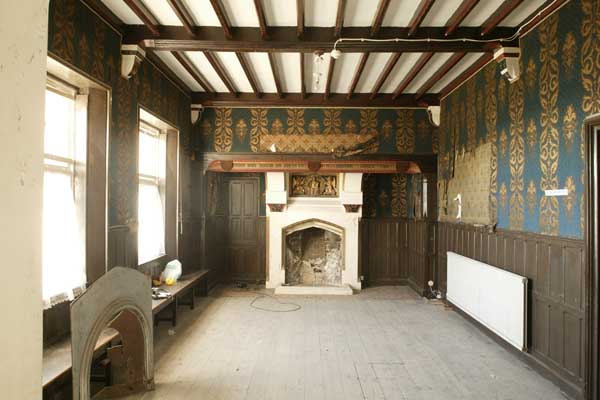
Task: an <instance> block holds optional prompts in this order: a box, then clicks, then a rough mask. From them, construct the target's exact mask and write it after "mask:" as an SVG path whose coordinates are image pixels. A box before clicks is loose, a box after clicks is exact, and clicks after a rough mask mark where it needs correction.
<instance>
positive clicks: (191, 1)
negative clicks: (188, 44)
mask: <svg viewBox="0 0 600 400" xmlns="http://www.w3.org/2000/svg"><path fill="white" fill-rule="evenodd" d="M121 1H122V0H121ZM164 1H165V2H166V0H164ZM183 1H184V3H185V5H186V6H187V9H188V10H189V11H190V13H191V14H192V17H193V18H194V21H195V22H196V24H197V25H199V26H221V24H220V23H219V18H218V17H217V14H216V13H215V10H214V9H213V8H212V5H211V4H210V0H183Z"/></svg>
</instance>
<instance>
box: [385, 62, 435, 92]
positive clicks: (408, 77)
mask: <svg viewBox="0 0 600 400" xmlns="http://www.w3.org/2000/svg"><path fill="white" fill-rule="evenodd" d="M431 57H433V53H424V54H423V55H421V57H419V59H418V60H417V63H416V64H415V65H414V66H413V67H412V68H411V69H410V71H408V74H407V75H406V76H405V77H404V79H402V81H401V82H400V83H399V84H398V87H397V88H396V90H394V93H393V94H392V99H395V98H397V97H399V96H400V95H401V94H402V92H404V90H405V89H406V88H407V87H408V85H410V83H411V82H412V81H413V79H415V77H416V76H417V75H418V74H419V73H420V72H421V70H422V69H423V68H424V67H425V65H426V64H427V63H428V62H429V60H431Z"/></svg>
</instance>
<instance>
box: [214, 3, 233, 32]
mask: <svg viewBox="0 0 600 400" xmlns="http://www.w3.org/2000/svg"><path fill="white" fill-rule="evenodd" d="M210 4H212V7H213V9H214V10H215V14H217V18H219V23H220V24H221V29H223V33H224V34H225V38H227V39H232V38H233V35H232V34H231V25H230V24H229V19H227V14H225V10H224V9H223V5H222V4H221V1H220V0H210Z"/></svg>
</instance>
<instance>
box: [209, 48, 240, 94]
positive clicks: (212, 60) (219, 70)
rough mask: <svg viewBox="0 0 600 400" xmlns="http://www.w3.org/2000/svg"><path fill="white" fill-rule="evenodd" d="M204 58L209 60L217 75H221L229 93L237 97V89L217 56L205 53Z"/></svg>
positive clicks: (220, 77)
mask: <svg viewBox="0 0 600 400" xmlns="http://www.w3.org/2000/svg"><path fill="white" fill-rule="evenodd" d="M204 57H206V59H207V60H208V62H209V63H210V65H211V66H212V68H213V69H214V70H215V72H216V73H217V75H219V79H221V82H223V84H224V85H225V87H226V88H227V90H229V93H233V94H234V95H236V96H237V94H238V91H237V89H236V88H235V86H233V83H232V82H231V79H230V78H229V76H227V74H226V73H225V70H224V69H223V66H222V65H221V63H220V62H219V60H218V59H217V57H215V55H214V54H212V53H211V52H209V51H205V52H204Z"/></svg>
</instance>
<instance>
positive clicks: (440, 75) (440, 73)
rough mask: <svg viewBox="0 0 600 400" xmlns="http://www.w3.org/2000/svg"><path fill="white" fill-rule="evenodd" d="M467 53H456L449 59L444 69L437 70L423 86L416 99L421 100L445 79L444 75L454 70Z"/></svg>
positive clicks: (443, 66)
mask: <svg viewBox="0 0 600 400" xmlns="http://www.w3.org/2000/svg"><path fill="white" fill-rule="evenodd" d="M465 54H466V53H456V54H453V55H452V57H450V58H449V59H448V61H446V62H445V63H444V65H442V67H441V68H440V69H439V70H437V71H436V72H435V74H433V75H432V76H431V77H430V78H429V79H428V80H427V82H425V83H424V84H423V86H421V88H420V89H419V90H417V95H416V99H417V100H418V99H420V98H421V97H422V96H423V95H425V93H427V91H428V90H429V89H431V87H432V86H433V85H435V84H436V83H437V82H438V81H439V80H440V79H442V78H443V77H444V75H446V74H447V73H448V71H450V70H451V69H452V68H454V66H455V65H456V64H457V63H458V62H459V61H460V60H462V59H463V57H464V56H465Z"/></svg>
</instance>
